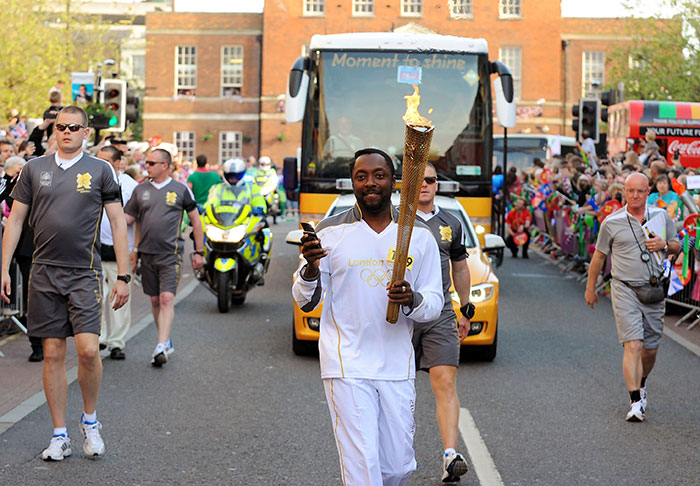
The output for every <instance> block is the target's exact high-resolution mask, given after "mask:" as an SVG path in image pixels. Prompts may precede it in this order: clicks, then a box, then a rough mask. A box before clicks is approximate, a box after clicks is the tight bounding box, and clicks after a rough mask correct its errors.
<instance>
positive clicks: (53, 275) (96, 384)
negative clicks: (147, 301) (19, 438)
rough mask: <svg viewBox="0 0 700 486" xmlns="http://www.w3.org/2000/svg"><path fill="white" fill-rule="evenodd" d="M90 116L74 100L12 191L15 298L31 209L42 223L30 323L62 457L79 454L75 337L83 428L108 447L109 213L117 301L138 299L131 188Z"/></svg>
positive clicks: (91, 444)
mask: <svg viewBox="0 0 700 486" xmlns="http://www.w3.org/2000/svg"><path fill="white" fill-rule="evenodd" d="M87 121H88V120H87V115H86V114H85V112H84V111H83V110H82V109H81V108H79V107H77V106H68V107H66V108H64V109H63V110H62V111H61V112H60V113H59V115H58V118H56V126H55V129H56V141H57V143H58V152H57V153H56V154H55V155H48V156H45V157H38V158H36V159H32V160H30V161H29V162H27V165H26V166H25V167H24V169H23V170H22V175H21V176H20V178H19V181H18V182H17V185H16V186H15V188H14V190H13V191H12V194H11V197H12V198H13V199H14V204H13V205H12V212H11V213H10V218H9V220H8V222H7V227H6V229H5V236H4V238H3V252H2V298H3V299H4V300H5V301H6V302H9V299H8V295H9V293H10V275H9V272H8V269H9V266H10V259H11V257H12V254H13V253H14V251H15V248H16V246H17V242H18V240H19V237H20V234H21V233H22V225H23V223H24V220H25V219H26V217H27V215H29V223H30V225H31V226H32V228H33V229H34V243H35V247H36V249H35V251H34V255H33V264H32V270H31V278H30V281H29V302H28V305H27V329H28V332H29V335H30V336H36V337H41V338H42V339H43V342H44V392H45V393H46V401H47V402H48V405H49V410H50V411H51V418H52V419H53V424H54V434H53V437H52V439H51V443H50V444H49V447H48V448H47V449H46V450H44V452H43V453H42V454H41V457H42V459H44V460H55V461H61V460H63V458H64V457H67V456H69V455H70V454H71V445H70V439H69V438H68V434H67V430H66V401H67V396H68V384H67V380H66V368H65V356H66V338H67V337H68V336H74V337H75V347H76V350H77V352H78V382H79V383H80V389H81V391H82V395H83V415H82V417H81V419H80V431H81V432H82V434H83V436H84V438H85V442H84V444H83V450H84V451H85V453H86V454H88V455H89V456H99V455H102V454H104V451H105V446H104V442H103V441H102V438H101V437H100V429H101V428H102V424H100V422H98V421H97V412H96V411H95V409H96V407H97V397H98V394H99V389H100V382H101V380H102V361H101V360H100V354H99V336H100V305H101V302H102V275H101V262H100V240H99V237H98V236H99V231H100V222H101V220H102V208H103V207H104V209H105V210H106V212H107V217H108V218H109V221H110V224H111V226H112V234H113V235H114V251H115V253H116V256H117V266H118V271H119V276H118V277H117V278H118V279H119V280H118V281H117V282H116V283H115V285H114V288H113V290H112V293H111V295H110V296H109V298H110V300H113V301H114V308H115V309H118V308H119V307H121V306H123V305H124V304H125V303H126V302H127V300H128V298H129V287H128V285H127V283H128V281H129V280H130V278H131V277H130V275H128V274H127V270H128V255H127V252H128V246H127V238H126V221H125V219H124V213H123V211H122V205H121V193H120V190H119V184H118V182H117V176H116V174H115V173H114V169H113V168H112V166H111V165H109V164H108V163H107V162H105V161H104V160H100V159H97V158H95V157H91V156H89V155H87V154H85V153H83V150H82V148H83V141H84V140H86V139H87V138H88V134H89V129H88V128H87Z"/></svg>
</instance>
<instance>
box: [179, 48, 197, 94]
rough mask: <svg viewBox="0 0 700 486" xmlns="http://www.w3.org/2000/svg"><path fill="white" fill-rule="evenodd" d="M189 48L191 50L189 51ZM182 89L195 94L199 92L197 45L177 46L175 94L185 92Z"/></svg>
mask: <svg viewBox="0 0 700 486" xmlns="http://www.w3.org/2000/svg"><path fill="white" fill-rule="evenodd" d="M188 49H189V50H191V51H189V52H188ZM181 50H182V51H181ZM181 61H186V62H181ZM187 61H189V62H187ZM181 80H186V81H190V82H189V83H187V82H181ZM180 91H192V94H193V95H196V94H197V46H192V45H186V46H175V94H177V95H180V94H183V93H180Z"/></svg>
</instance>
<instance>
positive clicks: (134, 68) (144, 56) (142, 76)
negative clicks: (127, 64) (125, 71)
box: [131, 53, 146, 78]
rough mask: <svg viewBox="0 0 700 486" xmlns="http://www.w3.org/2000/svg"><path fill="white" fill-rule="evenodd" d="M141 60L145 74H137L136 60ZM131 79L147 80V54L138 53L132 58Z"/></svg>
mask: <svg viewBox="0 0 700 486" xmlns="http://www.w3.org/2000/svg"><path fill="white" fill-rule="evenodd" d="M137 58H138V59H140V60H141V67H143V73H139V74H136V62H135V61H136V59H137ZM131 77H132V78H145V77H146V54H145V53H143V54H142V53H138V54H134V55H132V56H131Z"/></svg>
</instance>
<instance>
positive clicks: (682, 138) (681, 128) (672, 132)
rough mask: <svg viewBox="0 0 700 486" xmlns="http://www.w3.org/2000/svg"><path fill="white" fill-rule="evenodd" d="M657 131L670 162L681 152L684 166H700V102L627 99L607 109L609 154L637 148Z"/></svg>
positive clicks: (661, 151) (660, 145)
mask: <svg viewBox="0 0 700 486" xmlns="http://www.w3.org/2000/svg"><path fill="white" fill-rule="evenodd" d="M647 130H654V132H655V133H656V143H657V144H658V145H659V149H660V153H661V155H663V156H664V157H665V158H666V160H667V161H669V162H670V161H671V159H672V158H673V157H674V155H676V154H677V155H678V156H679V158H680V163H681V165H683V166H684V167H700V103H686V102H681V101H625V102H623V103H618V104H616V105H613V106H611V107H609V108H608V153H609V154H617V153H620V152H626V151H628V150H633V149H636V148H637V144H638V143H639V141H640V140H641V139H642V138H644V135H645V134H646V132H647Z"/></svg>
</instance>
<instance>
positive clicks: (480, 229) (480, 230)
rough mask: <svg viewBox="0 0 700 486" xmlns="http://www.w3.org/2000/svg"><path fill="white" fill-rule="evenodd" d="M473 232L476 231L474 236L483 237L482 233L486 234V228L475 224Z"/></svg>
mask: <svg viewBox="0 0 700 486" xmlns="http://www.w3.org/2000/svg"><path fill="white" fill-rule="evenodd" d="M474 230H475V231H476V234H477V235H483V234H484V233H486V228H484V227H483V226H481V225H480V224H477V225H476V226H475V227H474Z"/></svg>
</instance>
